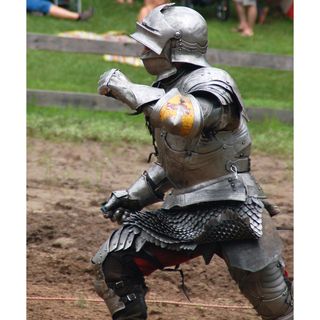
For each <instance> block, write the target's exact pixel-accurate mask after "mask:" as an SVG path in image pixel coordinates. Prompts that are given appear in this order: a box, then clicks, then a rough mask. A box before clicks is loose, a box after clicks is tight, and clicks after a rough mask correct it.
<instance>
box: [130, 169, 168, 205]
mask: <svg viewBox="0 0 320 320" xmlns="http://www.w3.org/2000/svg"><path fill="white" fill-rule="evenodd" d="M170 188H171V184H170V182H169V180H168V179H167V177H166V173H165V171H164V169H163V168H162V167H161V166H160V164H158V163H154V164H153V165H152V166H151V167H150V168H149V169H148V170H147V171H144V172H143V174H142V175H141V177H140V178H139V179H138V180H137V181H136V182H135V183H133V185H132V186H131V187H129V189H128V196H129V198H130V199H132V200H137V201H138V202H139V204H140V207H141V208H143V207H145V206H148V205H150V204H153V203H156V202H159V201H162V200H163V197H164V193H165V192H166V191H168V190H169V189H170Z"/></svg>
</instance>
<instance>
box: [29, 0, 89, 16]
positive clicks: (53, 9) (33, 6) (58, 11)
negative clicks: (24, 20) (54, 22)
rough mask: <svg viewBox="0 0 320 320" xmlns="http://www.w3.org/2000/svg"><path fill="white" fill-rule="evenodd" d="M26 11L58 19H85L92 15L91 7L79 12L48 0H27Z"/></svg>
mask: <svg viewBox="0 0 320 320" xmlns="http://www.w3.org/2000/svg"><path fill="white" fill-rule="evenodd" d="M27 12H38V13H40V14H44V15H49V16H52V17H55V18H60V19H71V20H78V21H85V20H88V19H89V18H91V16H92V15H93V8H89V9H88V10H86V11H84V12H81V13H79V12H73V11H70V10H67V9H64V8H61V7H59V6H57V5H55V4H53V3H52V2H50V1H48V0H27Z"/></svg>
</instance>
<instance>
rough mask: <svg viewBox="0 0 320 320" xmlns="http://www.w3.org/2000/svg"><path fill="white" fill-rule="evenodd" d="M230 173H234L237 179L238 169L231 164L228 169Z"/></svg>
mask: <svg viewBox="0 0 320 320" xmlns="http://www.w3.org/2000/svg"><path fill="white" fill-rule="evenodd" d="M230 171H231V172H233V173H234V175H235V178H236V179H238V168H237V167H236V166H235V165H234V164H233V165H231V167H230Z"/></svg>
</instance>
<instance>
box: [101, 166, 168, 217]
mask: <svg viewBox="0 0 320 320" xmlns="http://www.w3.org/2000/svg"><path fill="white" fill-rule="evenodd" d="M170 188H171V183H170V182H169V180H168V179H167V177H166V173H165V171H164V170H163V168H162V167H161V166H160V164H158V163H154V164H153V165H152V166H151V167H150V168H149V169H148V170H147V171H144V172H143V174H142V175H141V176H140V177H139V179H138V180H137V181H135V182H134V183H133V184H132V185H131V186H130V187H129V188H128V189H127V190H119V191H114V192H113V193H112V194H111V196H110V198H109V200H108V201H107V202H106V203H104V204H103V206H102V207H101V210H102V212H103V213H104V215H105V217H106V218H110V219H111V220H112V221H118V222H119V223H121V222H122V220H123V215H124V214H126V213H127V212H128V211H130V210H140V209H142V208H144V207H145V206H147V205H150V204H153V203H156V202H159V201H161V200H163V197H164V193H165V192H166V191H167V190H169V189H170Z"/></svg>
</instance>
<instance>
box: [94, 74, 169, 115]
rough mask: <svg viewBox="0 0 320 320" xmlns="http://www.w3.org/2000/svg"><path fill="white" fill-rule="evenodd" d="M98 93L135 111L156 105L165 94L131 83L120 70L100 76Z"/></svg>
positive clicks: (159, 90) (161, 91) (158, 90)
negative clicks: (151, 104)
mask: <svg viewBox="0 0 320 320" xmlns="http://www.w3.org/2000/svg"><path fill="white" fill-rule="evenodd" d="M98 92H99V94H101V95H103V96H109V97H112V98H115V99H117V100H119V101H121V102H123V103H125V104H127V105H128V106H129V107H130V109H133V110H135V111H137V110H139V108H140V107H143V106H145V105H147V104H150V103H155V102H156V101H157V100H159V99H160V98H161V97H162V96H163V95H164V94H165V91H164V90H163V89H159V88H154V87H150V86H145V85H142V84H136V83H133V82H131V81H130V80H129V79H128V78H127V77H126V76H125V75H124V74H123V73H122V72H121V71H119V70H118V69H111V70H110V71H107V72H105V73H104V74H103V75H101V76H100V80H99V82H98Z"/></svg>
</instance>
